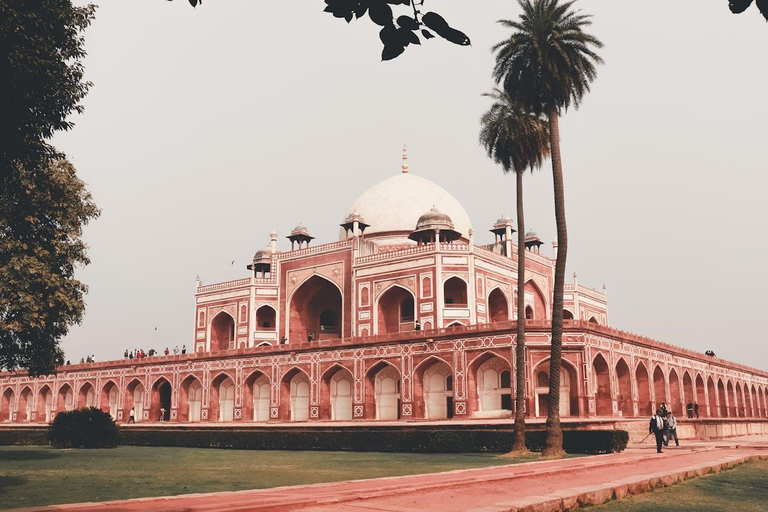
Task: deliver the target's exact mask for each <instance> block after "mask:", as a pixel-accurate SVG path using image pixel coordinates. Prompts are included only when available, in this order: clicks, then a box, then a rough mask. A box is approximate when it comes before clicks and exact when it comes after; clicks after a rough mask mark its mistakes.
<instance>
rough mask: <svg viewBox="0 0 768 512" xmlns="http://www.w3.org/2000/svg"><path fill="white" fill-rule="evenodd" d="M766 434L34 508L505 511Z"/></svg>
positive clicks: (695, 462)
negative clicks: (409, 472) (522, 461)
mask: <svg viewBox="0 0 768 512" xmlns="http://www.w3.org/2000/svg"><path fill="white" fill-rule="evenodd" d="M763 448H768V439H766V438H750V439H745V440H727V441H721V442H711V443H705V442H699V443H697V444H695V445H692V446H691V445H689V446H687V447H685V448H680V449H676V448H673V447H670V448H668V449H667V451H666V452H665V453H664V454H663V455H658V454H656V453H655V449H654V448H653V447H650V446H642V447H640V446H636V447H632V448H630V449H628V450H627V451H625V452H623V453H620V454H610V455H600V456H596V457H585V458H576V459H566V460H553V461H540V462H531V463H525V464H516V465H508V466H497V467H492V468H482V469H471V470H460V471H450V472H445V473H434V474H429V475H416V476H405V477H391V478H380V479H374V480H357V481H350V482H338V483H332V484H316V485H303V486H295V487H280V488H274V489H261V490H254V491H239V492H226V493H213V494H194V495H182V496H175V497H165V498H142V499H135V500H125V501H114V502H106V503H84V504H74V505H57V506H52V507H45V508H37V509H34V510H45V511H62V510H68V511H79V512H86V511H87V512H95V511H99V512H138V511H150V510H151V511H158V512H164V511H180V510H183V511H199V512H217V511H237V512H245V511H253V512H272V511H290V510H303V511H305V512H331V511H338V512H351V511H365V512H371V511H388V512H413V511H423V510H440V511H445V512H452V511H456V512H459V511H461V512H470V511H472V512H502V511H504V512H506V511H512V512H516V511H523V510H537V511H540V510H545V511H546V510H562V509H563V507H564V506H570V505H571V504H572V505H575V504H576V503H577V502H579V503H580V504H585V503H590V502H591V503H598V502H602V501H604V500H605V499H606V498H610V497H612V496H618V497H621V496H623V495H625V494H626V493H628V492H630V493H631V492H641V491H643V490H647V489H648V487H649V486H650V487H653V486H654V485H658V484H659V482H661V483H664V484H668V483H674V482H676V481H678V480H681V479H683V478H685V477H691V476H695V475H696V474H702V473H706V472H708V471H709V468H710V467H715V468H717V469H719V468H720V467H721V466H731V465H733V464H734V463H739V462H742V461H744V460H745V459H747V458H749V457H752V456H760V455H761V454H762V455H765V456H768V450H766V451H763Z"/></svg>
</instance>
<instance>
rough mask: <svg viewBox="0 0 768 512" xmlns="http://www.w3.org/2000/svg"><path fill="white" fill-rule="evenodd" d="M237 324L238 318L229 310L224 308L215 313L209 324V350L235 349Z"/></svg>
mask: <svg viewBox="0 0 768 512" xmlns="http://www.w3.org/2000/svg"><path fill="white" fill-rule="evenodd" d="M235 325H237V320H236V319H235V317H234V316H232V314H231V313H229V311H226V310H223V309H222V310H221V311H219V312H218V313H216V314H215V315H213V317H212V318H211V321H210V323H209V325H208V351H209V352H222V351H224V350H231V349H234V348H235Z"/></svg>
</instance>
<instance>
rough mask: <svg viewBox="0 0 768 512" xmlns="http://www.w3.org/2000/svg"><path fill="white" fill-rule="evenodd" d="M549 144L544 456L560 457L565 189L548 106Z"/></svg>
mask: <svg viewBox="0 0 768 512" xmlns="http://www.w3.org/2000/svg"><path fill="white" fill-rule="evenodd" d="M547 114H548V117H549V141H550V146H549V147H550V151H551V156H552V176H553V180H554V188H555V220H556V222H557V245H558V248H557V260H556V261H555V289H554V291H553V294H552V350H551V355H550V360H549V410H548V411H547V440H546V446H545V447H544V451H543V454H544V455H546V456H559V455H562V454H563V453H564V452H563V430H562V428H561V426H560V368H561V367H562V361H561V358H562V345H563V289H564V285H565V258H566V256H567V254H568V229H567V228H566V225H565V190H564V187H563V163H562V160H561V158H560V126H559V117H558V111H557V108H556V107H554V106H551V107H550V108H549V111H548V113H547Z"/></svg>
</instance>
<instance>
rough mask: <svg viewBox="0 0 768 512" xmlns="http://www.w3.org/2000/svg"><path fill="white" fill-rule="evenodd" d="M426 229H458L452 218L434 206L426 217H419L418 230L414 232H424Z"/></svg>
mask: <svg viewBox="0 0 768 512" xmlns="http://www.w3.org/2000/svg"><path fill="white" fill-rule="evenodd" d="M424 229H456V228H455V227H454V225H453V221H452V220H451V218H450V217H449V216H448V215H447V214H445V213H443V212H441V211H440V210H438V209H437V208H435V207H434V206H433V207H432V208H431V209H430V210H429V211H428V212H427V213H425V214H424V215H422V216H421V217H419V221H418V222H417V223H416V229H414V231H422V230H424Z"/></svg>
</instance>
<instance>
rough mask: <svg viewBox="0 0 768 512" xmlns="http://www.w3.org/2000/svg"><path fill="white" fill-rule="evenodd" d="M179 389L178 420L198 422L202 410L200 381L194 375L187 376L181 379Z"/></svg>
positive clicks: (201, 385) (201, 386) (201, 384)
mask: <svg viewBox="0 0 768 512" xmlns="http://www.w3.org/2000/svg"><path fill="white" fill-rule="evenodd" d="M179 388H180V393H179V408H178V420H179V421H182V422H189V423H197V422H199V421H200V419H201V417H202V409H203V383H202V381H201V380H200V379H199V378H198V377H197V376H196V375H195V374H189V375H187V376H185V377H184V378H183V379H182V381H181V385H180V386H179Z"/></svg>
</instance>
